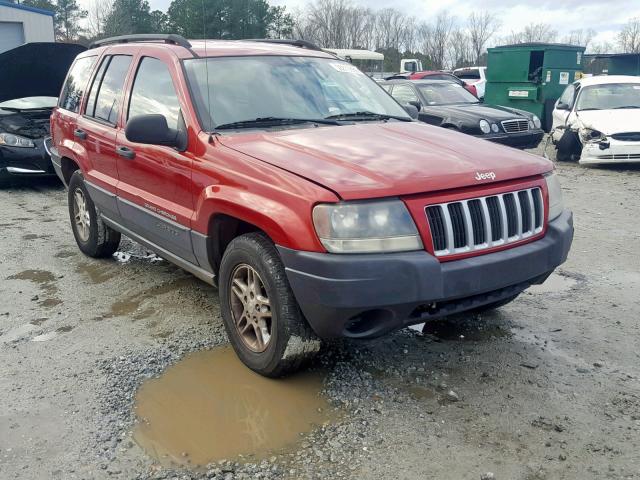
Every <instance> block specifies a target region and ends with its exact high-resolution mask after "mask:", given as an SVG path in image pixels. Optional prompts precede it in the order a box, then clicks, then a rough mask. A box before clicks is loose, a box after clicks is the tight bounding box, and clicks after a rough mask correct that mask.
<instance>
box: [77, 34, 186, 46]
mask: <svg viewBox="0 0 640 480" xmlns="http://www.w3.org/2000/svg"><path fill="white" fill-rule="evenodd" d="M154 41H156V42H157V41H163V42H164V43H172V44H174V45H179V46H181V47H184V48H187V49H189V50H191V44H190V43H189V41H188V40H187V39H186V38H184V37H183V36H181V35H176V34H174V33H170V34H155V33H141V34H137V35H120V36H119V37H109V38H105V39H103V40H97V41H95V42H93V43H92V44H91V45H89V48H96V47H101V46H103V45H110V44H113V43H131V42H154Z"/></svg>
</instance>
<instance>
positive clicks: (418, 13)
mask: <svg viewBox="0 0 640 480" xmlns="http://www.w3.org/2000/svg"><path fill="white" fill-rule="evenodd" d="M269 1H270V3H271V4H272V5H285V6H286V7H287V9H288V10H291V9H293V8H303V7H304V6H305V5H306V4H307V3H308V2H309V0H269ZM353 1H354V3H356V4H360V5H364V6H367V7H371V8H376V9H377V8H385V7H389V6H394V7H395V8H397V9H398V10H402V11H404V12H405V13H407V14H409V15H414V16H415V17H417V18H419V19H421V20H422V19H423V20H427V21H428V20H429V19H430V18H433V17H434V16H435V15H437V14H438V12H440V11H442V10H446V11H447V12H449V13H450V14H452V15H455V16H457V17H459V18H460V19H465V18H466V17H467V16H468V15H469V13H471V12H472V11H474V9H477V8H482V9H486V10H489V11H491V12H494V13H496V14H497V15H499V17H500V19H501V20H502V28H501V31H500V32H499V35H506V34H508V33H510V32H511V31H519V30H522V28H523V27H524V26H525V25H527V24H529V23H532V22H533V23H548V24H550V25H552V26H553V28H554V29H555V30H557V31H558V32H560V33H561V35H562V32H566V31H569V30H574V29H580V28H583V29H587V28H593V29H594V30H595V31H596V32H598V35H597V37H596V38H595V40H594V41H595V42H598V43H599V42H602V41H609V42H612V43H615V36H616V33H617V32H618V31H619V30H620V28H621V26H622V25H624V24H625V23H626V22H627V21H628V19H629V18H632V17H640V0H608V1H607V0H480V1H478V0H403V1H402V2H396V3H395V5H394V2H390V1H389V0H368V1H366V0H353ZM80 2H81V3H83V4H85V5H86V4H88V3H89V2H90V0H80ZM149 3H150V4H151V8H152V9H160V10H163V11H166V9H167V7H168V6H169V4H170V3H171V0H149Z"/></svg>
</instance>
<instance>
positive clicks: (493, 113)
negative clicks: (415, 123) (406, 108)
mask: <svg viewBox="0 0 640 480" xmlns="http://www.w3.org/2000/svg"><path fill="white" fill-rule="evenodd" d="M421 111H422V112H425V113H433V114H435V115H438V116H439V117H443V118H445V117H453V118H455V119H456V120H459V121H462V122H471V123H474V124H476V123H477V122H479V121H480V120H481V119H485V120H488V121H490V122H501V121H502V120H510V119H513V118H520V117H522V114H520V113H518V112H516V111H513V110H510V109H508V108H504V107H494V106H489V105H485V104H483V103H471V104H466V105H438V106H431V105H425V106H424V107H422V110H421Z"/></svg>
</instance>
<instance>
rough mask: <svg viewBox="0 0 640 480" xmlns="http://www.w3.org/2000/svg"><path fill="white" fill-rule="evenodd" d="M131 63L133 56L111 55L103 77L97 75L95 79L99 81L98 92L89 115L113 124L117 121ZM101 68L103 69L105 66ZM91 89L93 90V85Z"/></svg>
mask: <svg viewBox="0 0 640 480" xmlns="http://www.w3.org/2000/svg"><path fill="white" fill-rule="evenodd" d="M130 64H131V57H130V56H128V55H114V56H113V57H111V59H110V60H109V64H108V65H107V66H106V71H105V72H104V75H103V76H102V78H99V77H98V76H96V79H95V80H94V84H95V83H96V82H98V85H97V87H96V88H97V91H98V93H97V96H96V99H95V105H91V107H92V109H93V111H89V110H88V109H87V112H86V114H87V115H89V116H90V117H95V118H98V119H100V120H104V121H106V122H109V123H112V124H115V123H116V121H117V120H118V113H119V102H120V99H121V98H122V90H123V88H124V81H125V78H126V76H127V71H128V70H129V65H130ZM100 70H103V68H101V69H100ZM91 89H92V90H93V87H92V88H91ZM90 100H92V99H90Z"/></svg>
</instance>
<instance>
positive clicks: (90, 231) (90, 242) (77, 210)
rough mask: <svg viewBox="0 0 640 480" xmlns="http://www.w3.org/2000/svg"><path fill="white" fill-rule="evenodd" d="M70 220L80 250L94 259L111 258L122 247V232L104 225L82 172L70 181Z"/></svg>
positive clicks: (76, 172) (73, 176) (78, 171)
mask: <svg viewBox="0 0 640 480" xmlns="http://www.w3.org/2000/svg"><path fill="white" fill-rule="evenodd" d="M67 195H68V202H69V218H70V220H71V229H72V230H73V236H74V237H75V239H76V243H77V244H78V248H79V249H80V250H81V251H82V253H84V254H85V255H88V256H90V257H93V258H106V257H110V256H111V255H113V254H114V253H115V251H116V250H118V246H119V245H120V232H118V231H116V230H114V229H112V228H111V227H109V226H107V224H105V223H104V221H103V220H102V218H100V216H99V215H98V212H97V210H96V206H95V204H94V203H93V200H91V197H90V196H89V192H88V190H87V187H86V185H85V183H84V177H83V176H82V172H81V171H80V170H76V171H75V172H73V175H71V180H69V190H68V194H67Z"/></svg>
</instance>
